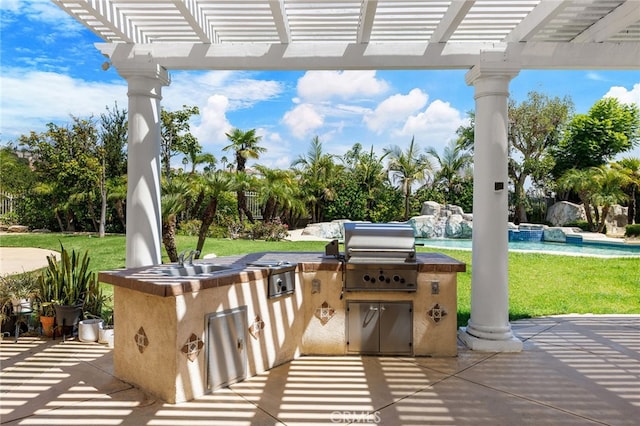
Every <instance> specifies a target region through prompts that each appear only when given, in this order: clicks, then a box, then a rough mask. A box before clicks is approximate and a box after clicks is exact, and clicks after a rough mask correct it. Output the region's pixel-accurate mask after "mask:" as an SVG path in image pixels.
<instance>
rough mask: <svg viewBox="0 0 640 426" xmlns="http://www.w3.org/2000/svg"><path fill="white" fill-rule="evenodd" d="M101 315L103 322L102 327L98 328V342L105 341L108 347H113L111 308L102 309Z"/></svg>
mask: <svg viewBox="0 0 640 426" xmlns="http://www.w3.org/2000/svg"><path fill="white" fill-rule="evenodd" d="M102 317H103V318H104V322H103V325H102V328H101V329H100V330H98V343H106V344H107V345H109V347H110V348H112V347H113V336H114V332H113V308H107V309H105V310H104V312H103V315H102Z"/></svg>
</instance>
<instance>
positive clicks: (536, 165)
mask: <svg viewBox="0 0 640 426" xmlns="http://www.w3.org/2000/svg"><path fill="white" fill-rule="evenodd" d="M572 110H573V103H572V102H571V100H570V99H569V98H566V97H565V98H563V99H561V98H559V97H554V98H550V97H548V96H546V95H544V94H541V93H538V92H530V93H529V96H528V98H527V100H525V101H523V102H522V103H520V104H517V103H516V102H515V101H513V100H510V101H509V112H508V114H509V129H508V142H509V166H508V170H509V177H510V178H511V180H512V182H513V186H514V204H515V218H514V220H515V222H516V223H522V222H526V221H527V196H526V191H525V188H524V186H525V183H526V182H527V179H529V178H530V179H532V180H533V182H534V183H542V182H543V181H544V180H545V178H547V177H548V176H549V174H550V172H551V170H552V169H553V166H554V161H553V158H552V156H551V155H550V149H552V148H555V147H556V146H557V145H558V143H559V141H560V136H561V130H562V127H563V125H564V124H565V122H566V120H567V118H568V116H569V114H570V113H571V111H572Z"/></svg>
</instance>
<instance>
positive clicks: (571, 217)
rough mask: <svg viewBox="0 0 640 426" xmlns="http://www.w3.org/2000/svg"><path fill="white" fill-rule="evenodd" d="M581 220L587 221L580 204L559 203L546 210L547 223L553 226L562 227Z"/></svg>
mask: <svg viewBox="0 0 640 426" xmlns="http://www.w3.org/2000/svg"><path fill="white" fill-rule="evenodd" d="M583 220H587V216H586V214H585V212H584V206H583V205H582V204H574V203H570V202H568V201H559V202H557V203H555V204H554V205H552V206H551V207H549V208H548V209H547V222H549V223H551V224H552V225H553V226H563V225H565V224H567V223H575V222H578V221H583Z"/></svg>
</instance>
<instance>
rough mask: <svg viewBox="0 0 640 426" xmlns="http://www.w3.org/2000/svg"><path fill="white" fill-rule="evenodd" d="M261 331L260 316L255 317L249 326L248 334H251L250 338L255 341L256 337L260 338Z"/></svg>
mask: <svg viewBox="0 0 640 426" xmlns="http://www.w3.org/2000/svg"><path fill="white" fill-rule="evenodd" d="M263 329H264V321H262V318H260V315H256V317H255V318H254V319H253V323H252V324H251V325H250V326H249V334H251V337H253V338H254V339H256V340H257V339H258V337H260V334H261V333H262V330H263Z"/></svg>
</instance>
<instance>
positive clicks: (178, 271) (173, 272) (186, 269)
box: [156, 263, 234, 277]
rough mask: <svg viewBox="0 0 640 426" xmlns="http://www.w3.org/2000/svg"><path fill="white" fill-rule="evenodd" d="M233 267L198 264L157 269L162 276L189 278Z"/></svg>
mask: <svg viewBox="0 0 640 426" xmlns="http://www.w3.org/2000/svg"><path fill="white" fill-rule="evenodd" d="M232 269H234V268H232V267H231V266H227V265H217V264H214V263H196V264H193V265H182V266H181V265H167V267H165V268H161V269H157V270H156V272H157V273H159V274H161V275H168V276H171V277H188V276H193V275H203V274H211V273H215V272H225V271H229V270H232Z"/></svg>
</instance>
